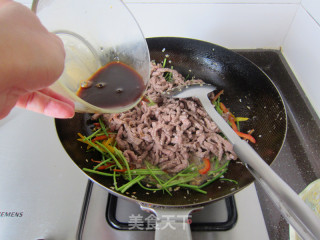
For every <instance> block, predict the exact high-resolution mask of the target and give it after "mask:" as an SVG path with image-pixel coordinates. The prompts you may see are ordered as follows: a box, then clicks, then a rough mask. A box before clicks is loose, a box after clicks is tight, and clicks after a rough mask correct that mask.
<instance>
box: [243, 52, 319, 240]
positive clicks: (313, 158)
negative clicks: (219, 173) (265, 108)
mask: <svg viewBox="0 0 320 240" xmlns="http://www.w3.org/2000/svg"><path fill="white" fill-rule="evenodd" d="M237 52H238V53H239V54H241V55H243V56H244V57H246V58H247V59H249V60H251V61H252V62H253V63H255V64H256V65H257V66H258V67H260V68H261V69H262V70H263V71H264V72H265V73H266V74H267V75H268V76H269V77H270V78H271V80H272V81H273V82H274V84H275V85H276V86H277V88H278V90H279V92H280V94H281V96H282V98H283V100H284V103H285V107H286V111H287V115H288V118H287V119H288V130H287V136H286V140H285V142H284V145H283V147H282V150H281V152H280V153H279V155H278V157H277V158H276V159H275V161H274V162H273V163H272V165H271V167H272V168H273V169H274V171H275V172H276V173H277V174H278V175H279V176H280V177H281V178H282V179H283V180H284V181H286V182H287V183H288V184H289V186H290V187H292V188H293V190H295V191H296V192H297V193H300V192H301V191H302V190H303V189H304V188H305V187H306V186H307V185H308V184H309V183H311V182H313V181H314V180H316V179H318V178H319V177H320V161H319V156H320V120H319V117H318V116H317V114H316V113H315V111H314V110H313V108H312V106H311V104H310V102H309V101H308V99H307V97H306V96H305V94H304V92H303V90H302V89H301V87H300V85H299V84H298V81H297V79H296V78H295V76H294V74H293V72H292V70H291V69H290V67H289V66H288V64H287V63H286V61H285V58H284V57H283V55H282V54H281V52H280V51H273V50H251V51H247V50H246V51H244V50H239V51H237ZM256 187H257V192H258V196H259V200H260V203H261V208H262V212H263V214H264V218H265V222H266V225H267V229H268V233H269V237H270V239H288V235H289V233H288V224H287V222H286V221H285V219H284V218H283V217H282V216H281V214H280V213H279V211H278V210H277V209H276V207H275V206H274V205H273V203H272V202H271V201H270V199H269V198H268V196H267V195H266V193H265V192H264V191H263V190H262V188H261V187H260V186H259V184H256Z"/></svg>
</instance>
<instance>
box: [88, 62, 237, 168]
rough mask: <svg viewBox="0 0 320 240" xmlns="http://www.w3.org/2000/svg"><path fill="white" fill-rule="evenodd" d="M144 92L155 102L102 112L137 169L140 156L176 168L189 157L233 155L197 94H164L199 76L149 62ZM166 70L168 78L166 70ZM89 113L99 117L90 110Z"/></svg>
mask: <svg viewBox="0 0 320 240" xmlns="http://www.w3.org/2000/svg"><path fill="white" fill-rule="evenodd" d="M151 69H152V70H151V77H150V82H149V86H148V89H147V92H146V96H147V97H148V98H149V99H151V101H152V102H154V103H155V105H151V104H148V103H147V102H145V101H141V103H139V104H138V105H137V106H136V107H135V108H133V109H131V110H129V111H126V112H123V113H120V114H103V117H104V120H105V122H106V123H107V125H108V126H109V127H110V128H111V130H112V131H117V136H116V141H117V144H118V147H119V148H120V149H121V150H122V151H123V153H124V156H125V157H126V158H127V160H128V161H129V163H130V164H131V165H133V166H134V167H136V168H141V167H142V166H143V162H144V160H147V161H149V162H151V163H152V164H154V165H157V166H159V167H160V168H161V169H163V170H165V171H167V172H171V173H176V172H179V171H181V170H183V169H185V168H186V167H188V165H189V160H190V159H191V158H193V157H197V158H204V157H212V156H217V157H218V159H219V160H221V159H222V158H226V159H227V160H231V159H236V158H237V156H236V154H235V153H234V152H233V149H232V145H231V144H230V143H229V142H228V141H227V140H226V139H224V138H223V137H222V136H221V131H220V130H219V128H218V127H217V126H216V124H215V123H214V122H213V121H212V120H211V118H210V117H209V116H208V114H207V113H206V111H205V110H204V109H203V107H202V106H201V104H200V102H199V101H198V100H197V99H191V98H190V99H171V98H165V97H163V96H162V93H163V92H164V91H166V90H169V89H171V88H173V87H176V86H178V85H183V84H189V83H195V82H198V83H201V82H203V81H202V80H187V81H186V80H185V79H184V77H183V76H182V75H181V74H179V73H178V72H177V71H176V70H173V69H169V68H162V66H161V65H159V64H158V65H156V64H152V68H151ZM167 72H170V73H171V74H172V79H171V81H167V80H166V79H165V77H164V75H165V74H166V73H167ZM93 118H97V115H94V116H93Z"/></svg>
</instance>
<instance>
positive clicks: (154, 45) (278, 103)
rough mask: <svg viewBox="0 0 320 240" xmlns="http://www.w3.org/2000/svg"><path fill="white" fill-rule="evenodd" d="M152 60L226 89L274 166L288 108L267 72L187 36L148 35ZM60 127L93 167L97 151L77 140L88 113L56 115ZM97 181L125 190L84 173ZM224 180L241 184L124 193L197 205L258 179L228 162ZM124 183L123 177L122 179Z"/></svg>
mask: <svg viewBox="0 0 320 240" xmlns="http://www.w3.org/2000/svg"><path fill="white" fill-rule="evenodd" d="M147 43H148V46H149V50H150V56H151V60H155V61H156V62H158V63H160V62H161V61H163V59H164V58H165V56H166V55H167V56H168V60H171V64H169V63H168V61H167V66H171V65H172V66H173V67H174V69H176V70H178V71H179V72H180V73H182V74H183V75H184V76H187V75H189V76H191V77H192V76H194V77H195V78H198V79H202V80H204V81H205V82H207V83H211V84H213V85H215V86H216V87H217V88H218V89H224V95H223V102H224V103H225V105H226V106H228V107H230V109H231V110H232V112H234V114H235V115H236V116H242V117H248V118H249V119H250V120H249V121H247V122H244V123H243V124H242V131H243V132H245V131H247V130H250V129H254V130H255V131H254V134H253V135H254V137H255V138H256V139H257V143H256V144H255V145H252V147H253V148H254V149H255V150H256V152H257V153H258V154H259V155H260V156H261V157H262V158H263V159H264V160H265V161H266V163H267V164H271V163H272V161H273V160H274V159H275V158H276V156H277V154H278V153H279V151H280V149H281V147H282V144H283V142H284V139H285V134H286V127H287V122H286V111H285V107H284V103H283V101H282V99H281V96H280V94H279V92H278V90H277V89H276V87H275V86H274V85H273V83H272V81H271V80H270V79H269V78H268V76H267V75H266V74H265V73H264V72H262V71H261V70H260V69H259V68H258V67H257V66H255V65H254V64H253V63H252V62H250V61H249V60H247V59H246V58H244V57H242V56H240V55H238V54H237V53H235V52H233V51H230V50H228V49H226V48H223V47H221V46H218V45H215V44H212V43H208V42H204V41H199V40H193V39H187V38H171V37H163V38H150V39H147ZM55 123H56V129H57V133H58V136H59V138H60V140H61V143H62V145H63V147H64V148H65V150H66V151H67V153H68V154H69V156H70V157H71V159H72V160H73V161H74V163H75V164H76V165H77V166H78V167H79V168H80V170H82V168H84V167H86V168H91V167H93V165H94V164H93V163H92V162H91V161H88V159H91V158H92V157H93V158H94V154H93V153H86V152H85V150H84V149H82V146H83V144H82V143H80V142H78V141H77V140H76V139H77V138H78V136H77V133H78V132H80V133H83V134H87V135H89V134H90V132H91V130H90V129H91V128H92V122H91V121H90V115H89V114H79V113H77V114H76V115H75V116H74V118H72V119H67V120H62V119H56V120H55ZM85 174H87V175H88V177H89V178H91V179H92V180H94V181H95V182H96V183H98V184H100V185H101V186H103V187H105V188H106V189H107V190H108V191H110V192H112V193H113V194H116V195H122V194H121V193H118V192H115V191H114V190H112V188H111V187H112V186H113V179H112V178H108V177H103V176H100V175H95V174H91V173H85ZM225 177H226V178H230V179H234V180H236V181H237V182H238V183H239V184H238V185H236V186H235V185H234V183H231V182H224V183H221V182H220V181H216V182H214V183H212V184H210V185H209V186H207V187H205V188H204V190H205V191H207V192H208V193H207V194H202V193H198V192H192V191H190V190H189V194H187V191H186V190H184V189H180V190H179V191H176V192H173V196H169V195H168V194H166V193H162V191H157V192H156V193H151V194H146V191H145V190H143V189H142V188H140V187H139V186H135V187H133V188H131V189H130V191H129V192H135V199H133V198H131V194H129V195H122V197H124V198H127V199H131V200H135V201H136V200H138V201H139V202H143V203H146V204H152V205H160V206H172V207H173V206H177V207H178V206H179V207H187V206H197V205H203V204H205V203H209V202H212V201H216V200H219V199H221V198H225V197H227V196H229V195H232V194H234V193H236V192H237V191H240V190H241V189H243V188H244V187H246V186H247V185H249V184H250V183H252V182H253V181H254V178H253V177H252V175H251V174H250V172H249V171H248V170H247V169H246V167H245V166H243V165H242V164H239V163H232V164H230V165H229V170H228V172H227V174H225ZM118 181H119V182H121V181H123V180H122V179H119V180H118Z"/></svg>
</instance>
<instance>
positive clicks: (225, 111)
mask: <svg viewBox="0 0 320 240" xmlns="http://www.w3.org/2000/svg"><path fill="white" fill-rule="evenodd" d="M220 108H221V110H222V112H224V113H228V112H229V110H228V109H227V108H226V106H225V105H224V104H223V103H222V102H221V103H220Z"/></svg>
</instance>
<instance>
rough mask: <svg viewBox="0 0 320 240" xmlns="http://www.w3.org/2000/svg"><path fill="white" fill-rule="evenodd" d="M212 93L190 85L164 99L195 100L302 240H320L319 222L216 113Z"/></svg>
mask: <svg viewBox="0 0 320 240" xmlns="http://www.w3.org/2000/svg"><path fill="white" fill-rule="evenodd" d="M215 89H216V87H214V86H212V85H210V84H193V85H186V86H183V87H177V88H173V89H171V90H170V91H167V92H165V93H163V95H164V96H166V97H170V98H188V97H196V98H198V99H199V100H200V102H201V104H202V106H203V107H204V109H205V110H206V111H207V113H208V115H209V116H210V117H211V118H212V119H213V121H214V122H215V123H216V124H217V125H218V127H219V128H220V130H221V131H222V132H223V133H224V135H225V136H226V137H227V138H228V140H229V141H230V142H231V143H232V145H233V150H234V151H235V153H236V154H237V155H238V157H239V158H240V160H241V161H242V162H243V163H244V164H245V166H246V167H247V169H248V170H249V171H250V172H251V174H252V175H253V176H254V177H255V179H256V180H257V181H258V182H259V183H260V184H261V186H262V187H263V189H264V190H265V191H266V193H267V194H268V195H269V197H270V198H271V200H272V201H273V202H274V203H275V205H276V206H277V208H278V210H279V211H280V212H281V214H282V215H283V217H284V218H285V219H286V220H287V222H288V223H289V224H290V225H291V226H292V227H293V228H294V229H295V230H296V231H297V233H298V234H299V235H300V236H301V237H302V238H303V239H320V227H319V226H320V219H319V218H318V217H317V216H316V215H315V214H314V212H312V210H311V209H310V208H309V207H308V206H307V205H306V204H305V203H304V201H303V200H302V199H301V198H300V197H299V196H298V195H297V194H296V193H295V192H294V191H293V190H292V189H291V188H290V187H289V185H288V184H287V183H286V182H284V181H283V180H282V179H281V178H280V177H279V176H278V175H277V174H276V173H275V172H274V171H273V170H272V169H271V168H270V166H269V165H268V164H267V163H266V162H265V161H264V160H263V159H262V158H261V157H260V156H259V155H258V153H257V152H256V151H255V150H254V149H253V148H252V147H251V146H250V145H249V144H248V143H247V142H246V141H244V140H242V139H241V138H240V137H239V136H238V135H237V134H236V133H235V132H234V131H233V129H232V128H231V127H230V126H229V125H228V123H227V122H226V121H225V120H224V119H223V118H222V117H221V116H220V114H219V113H218V112H217V111H216V110H215V108H214V107H213V105H212V104H211V102H210V100H209V98H208V96H207V95H208V94H209V93H210V92H212V91H214V90H215Z"/></svg>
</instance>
